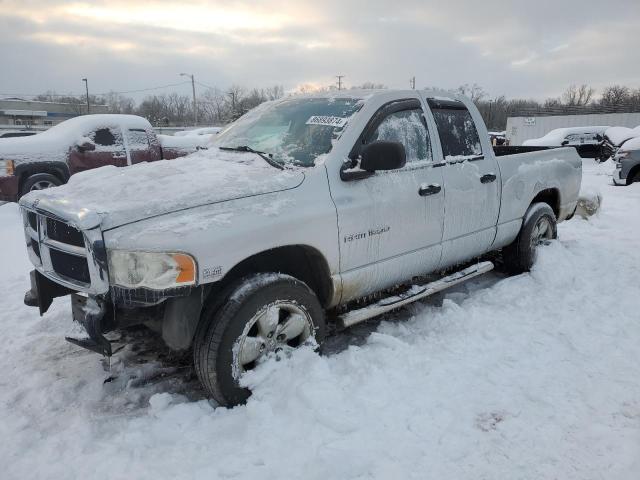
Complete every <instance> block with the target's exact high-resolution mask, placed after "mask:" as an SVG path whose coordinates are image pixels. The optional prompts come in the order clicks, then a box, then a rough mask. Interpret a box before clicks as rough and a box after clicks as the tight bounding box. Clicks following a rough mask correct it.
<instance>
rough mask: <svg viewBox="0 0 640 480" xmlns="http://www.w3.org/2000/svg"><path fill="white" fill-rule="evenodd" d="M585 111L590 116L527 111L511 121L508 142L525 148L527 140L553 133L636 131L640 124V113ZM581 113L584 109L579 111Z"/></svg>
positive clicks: (508, 120)
mask: <svg viewBox="0 0 640 480" xmlns="http://www.w3.org/2000/svg"><path fill="white" fill-rule="evenodd" d="M594 110H595V109H594V108H588V109H587V108H586V107H585V108H583V109H582V111H584V112H586V111H589V113H576V114H571V115H557V114H554V112H553V110H551V109H550V110H549V111H545V110H544V109H541V110H539V111H535V112H523V113H521V114H518V115H516V116H510V117H508V118H507V141H508V142H509V145H522V143H523V142H524V141H525V140H529V139H532V138H540V137H544V136H545V135H546V134H547V133H549V132H550V131H551V130H554V129H556V128H566V127H588V126H593V125H606V126H610V127H629V128H635V127H637V126H638V125H640V112H607V111H606V110H605V109H602V111H600V112H598V111H594ZM576 111H577V112H578V111H580V109H576Z"/></svg>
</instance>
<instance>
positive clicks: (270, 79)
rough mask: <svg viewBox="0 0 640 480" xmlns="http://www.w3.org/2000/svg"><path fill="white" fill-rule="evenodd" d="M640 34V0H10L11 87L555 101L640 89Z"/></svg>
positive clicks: (6, 10)
mask: <svg viewBox="0 0 640 480" xmlns="http://www.w3.org/2000/svg"><path fill="white" fill-rule="evenodd" d="M639 32H640V0H618V1H616V0H608V1H589V0H581V1H573V0H569V1H563V0H554V1H547V0H537V1H536V0H527V1H517V0H513V1H504V2H499V1H488V0H478V1H476V0H465V1H456V0H439V1H428V0H422V1H420V0H418V1H412V0H409V1H402V0H394V1H378V0H366V1H365V0H362V1H360V0H358V1H349V0H316V1H313V2H306V1H301V0H298V1H290V2H286V1H281V0H260V1H254V2H236V1H231V0H229V1H217V2H216V1H208V2H200V1H182V2H174V1H154V0H150V1H140V0H128V1H120V0H115V1H92V2H62V1H57V0H35V1H29V0H19V1H14V0H0V93H1V94H6V93H22V94H31V93H40V92H44V91H46V90H55V91H57V92H58V93H66V92H74V93H75V92H82V91H83V90H84V85H83V84H82V81H81V79H82V77H88V79H89V86H90V90H91V91H92V92H94V93H101V92H107V91H109V90H115V91H128V90H137V89H144V88H149V87H154V86H158V85H166V84H172V83H177V82H181V81H183V80H184V78H181V77H180V76H179V73H180V72H188V73H194V74H195V76H196V80H198V81H199V82H201V83H203V84H207V85H215V86H219V87H221V88H224V87H227V86H229V85H230V84H232V83H236V84H241V85H245V86H251V87H253V86H258V87H263V86H269V85H273V84H281V85H283V86H284V87H285V89H287V90H289V89H294V88H295V87H296V86H297V85H300V84H304V83H312V84H316V85H328V84H330V83H332V82H334V81H335V78H334V77H333V76H334V75H337V74H342V75H346V77H345V80H344V81H345V83H346V85H347V87H348V86H350V85H354V84H361V83H363V82H365V81H373V82H377V83H384V84H385V85H388V86H389V87H392V88H406V87H408V85H409V78H410V77H411V76H413V75H415V76H416V79H417V80H416V83H417V86H418V87H426V86H438V87H443V88H451V87H455V86H458V85H460V84H464V83H478V84H479V85H481V86H483V87H484V89H485V90H487V91H488V92H489V93H490V94H491V95H492V96H495V95H500V94H505V95H507V96H509V97H516V96H517V97H532V98H544V97H547V96H559V95H560V94H561V93H562V91H563V90H564V89H565V88H566V87H567V86H568V85H570V84H572V83H575V84H581V83H588V84H591V85H593V86H594V87H596V88H599V87H602V86H605V85H608V84H612V83H620V84H625V85H629V86H632V87H640V49H639V48H638V46H637V44H638V40H637V39H638V34H639ZM198 88H202V87H198ZM170 90H178V91H180V92H183V93H190V85H189V86H188V85H180V86H178V87H173V88H168V89H166V90H165V91H170ZM162 91H163V90H157V92H158V93H160V92H162ZM151 93H153V92H151ZM141 95H143V94H136V95H132V96H135V97H136V98H140V96H141Z"/></svg>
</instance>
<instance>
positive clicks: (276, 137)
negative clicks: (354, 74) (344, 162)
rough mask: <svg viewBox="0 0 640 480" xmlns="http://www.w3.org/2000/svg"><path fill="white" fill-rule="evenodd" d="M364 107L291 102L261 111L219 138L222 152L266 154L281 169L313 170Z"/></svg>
mask: <svg viewBox="0 0 640 480" xmlns="http://www.w3.org/2000/svg"><path fill="white" fill-rule="evenodd" d="M361 107H362V100H361V99H356V98H291V99H286V100H281V101H278V102H274V103H270V104H268V105H265V106H263V107H258V109H256V110H255V111H253V112H249V113H248V114H247V115H245V116H244V117H242V118H240V119H239V120H238V121H236V122H235V123H234V124H232V125H231V126H230V127H229V128H228V129H227V130H225V131H224V132H223V133H221V134H220V135H219V136H218V137H217V138H216V142H215V145H216V146H218V147H221V148H228V149H242V147H244V148H245V149H246V147H249V148H250V149H251V150H256V151H258V152H263V153H265V154H267V155H268V156H269V157H270V158H271V159H273V160H274V161H276V162H278V163H279V164H281V165H286V164H289V165H298V166H303V167H311V166H313V165H314V164H315V160H316V158H317V157H318V156H319V155H322V154H325V153H329V152H330V151H331V147H332V140H333V139H335V138H338V136H339V135H340V134H341V133H342V131H343V129H344V127H345V126H346V124H347V121H348V119H349V117H351V116H352V115H353V114H354V113H355V112H357V111H358V110H359V109H360V108H361Z"/></svg>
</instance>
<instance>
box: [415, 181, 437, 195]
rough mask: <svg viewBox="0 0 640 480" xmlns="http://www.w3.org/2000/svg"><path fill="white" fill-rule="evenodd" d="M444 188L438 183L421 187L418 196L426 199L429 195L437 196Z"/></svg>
mask: <svg viewBox="0 0 640 480" xmlns="http://www.w3.org/2000/svg"><path fill="white" fill-rule="evenodd" d="M440 190H442V187H441V186H440V185H438V184H437V183H432V184H431V185H420V189H419V190H418V195H420V196H421V197H426V196H428V195H435V194H436V193H438V192H440Z"/></svg>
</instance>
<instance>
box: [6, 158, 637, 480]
mask: <svg viewBox="0 0 640 480" xmlns="http://www.w3.org/2000/svg"><path fill="white" fill-rule="evenodd" d="M610 168H611V163H610V162H607V163H605V164H603V165H600V166H595V164H593V163H592V162H590V161H585V175H584V182H585V185H586V186H587V187H593V188H599V189H600V190H601V191H602V193H603V196H604V204H603V207H602V211H601V212H600V213H599V214H598V215H597V216H595V217H592V218H591V219H590V220H589V221H585V220H582V219H574V220H571V221H569V222H566V223H563V224H561V225H560V228H559V230H560V232H559V233H560V238H561V239H560V241H559V242H554V243H553V244H552V245H550V246H548V247H546V248H544V249H543V250H542V252H541V255H540V259H539V262H538V264H537V265H536V266H535V268H534V270H533V272H532V273H531V274H524V275H519V276H515V277H510V278H506V277H504V276H503V275H501V274H499V273H491V274H488V275H486V276H484V277H481V278H479V279H478V280H476V281H474V282H473V283H472V284H466V285H464V286H462V287H460V288H458V289H456V290H455V291H450V292H447V293H445V294H444V295H443V297H444V300H443V302H442V305H439V304H438V302H437V301H435V300H432V301H430V302H427V303H422V304H419V305H415V306H413V307H412V308H410V309H407V310H405V311H402V312H399V313H395V314H392V315H388V316H386V317H385V320H384V321H383V322H382V323H378V322H370V323H368V324H365V325H361V326H358V327H355V328H353V329H351V330H349V331H348V332H346V333H345V334H342V335H340V336H338V337H334V338H333V339H332V340H331V341H330V342H329V344H328V345H327V353H326V354H325V355H323V356H319V355H317V354H316V353H314V352H312V351H310V350H301V351H299V352H297V353H296V354H295V355H294V358H291V359H287V360H284V361H280V362H275V361H271V362H267V363H265V364H264V365H262V366H261V367H260V368H259V369H258V370H257V371H255V372H254V373H253V374H252V375H251V376H250V377H247V379H246V381H247V382H248V383H249V384H251V385H252V386H253V388H254V390H255V393H254V395H253V397H252V398H251V399H250V400H249V402H248V403H247V405H246V406H241V407H237V408H234V409H225V408H216V407H215V406H214V405H212V404H210V403H208V402H207V401H206V400H204V399H202V392H201V391H200V389H199V388H198V387H197V384H196V383H195V382H194V381H193V380H188V381H184V380H182V379H183V378H184V375H185V374H186V373H188V371H189V369H188V367H186V365H187V364H188V361H185V362H181V361H179V359H177V358H176V356H175V355H173V356H168V357H163V358H164V360H163V363H160V362H159V360H158V358H156V357H152V358H150V359H149V358H147V357H148V354H145V353H144V349H143V350H142V351H141V352H138V353H134V352H133V351H132V349H131V347H126V348H125V350H123V351H122V352H120V353H118V354H116V356H115V357H114V358H113V360H112V372H113V373H114V374H118V375H117V376H116V378H115V379H113V381H110V382H108V383H105V384H103V380H104V379H105V378H106V377H107V375H108V373H107V372H105V371H104V369H103V367H102V362H101V360H100V357H99V356H98V355H96V354H93V353H90V352H86V351H84V350H82V349H80V348H78V347H75V346H73V345H71V344H68V343H66V342H65V341H64V339H63V336H64V335H65V333H68V332H69V330H71V329H72V328H73V327H72V324H71V320H70V315H71V311H70V307H69V303H68V300H67V299H57V300H56V301H55V302H54V304H53V306H52V309H51V310H50V312H48V313H47V314H46V315H45V317H44V318H39V317H38V313H37V311H36V310H34V309H33V308H28V307H25V306H24V305H22V297H23V293H24V291H25V290H26V289H27V288H28V274H27V272H28V271H29V263H28V261H27V258H26V253H25V248H24V237H23V233H22V230H21V225H20V219H19V217H18V212H17V208H16V206H15V205H13V204H7V205H5V206H2V207H0V235H1V238H2V240H3V245H2V246H3V248H2V249H0V262H2V265H3V268H2V270H1V271H0V288H1V289H2V292H3V294H2V296H0V312H2V314H0V333H1V334H2V339H3V340H2V347H1V348H0V365H2V367H3V372H2V376H0V438H2V439H3V441H2V442H0V465H2V475H1V476H2V478H3V479H19V478H20V479H21V478H52V479H60V478H65V479H73V478H79V479H80V478H135V479H147V478H149V479H159V478H171V479H176V478H179V479H181V478H189V479H192V478H196V479H197V478H208V479H212V478H234V479H257V478H265V479H266V478H269V479H271V478H274V479H279V480H281V479H305V480H307V479H309V480H312V479H318V480H329V479H350V478H380V479H392V478H399V479H413V478H415V479H424V478H434V479H456V480H459V479H473V480H477V479H482V478H487V479H532V480H540V479H551V478H558V479H563V480H568V479H576V480H585V479H602V478H606V479H616V480H626V479H629V480H636V479H637V478H638V472H640V361H639V356H638V351H639V350H638V349H639V348H640V347H639V345H640V321H639V318H638V309H637V298H638V278H639V275H640V269H639V268H640V250H639V249H638V243H637V242H638V238H639V237H640V217H639V216H638V215H633V214H631V212H634V211H637V207H638V204H639V202H640V184H635V185H632V186H629V187H624V188H621V187H617V188H616V187H612V186H610V182H611V180H610V177H609V176H607V175H606V173H607V170H608V169H610ZM347 345H350V346H348V347H346V346H347ZM145 360H148V361H146V362H145ZM187 360H188V357H187Z"/></svg>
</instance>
